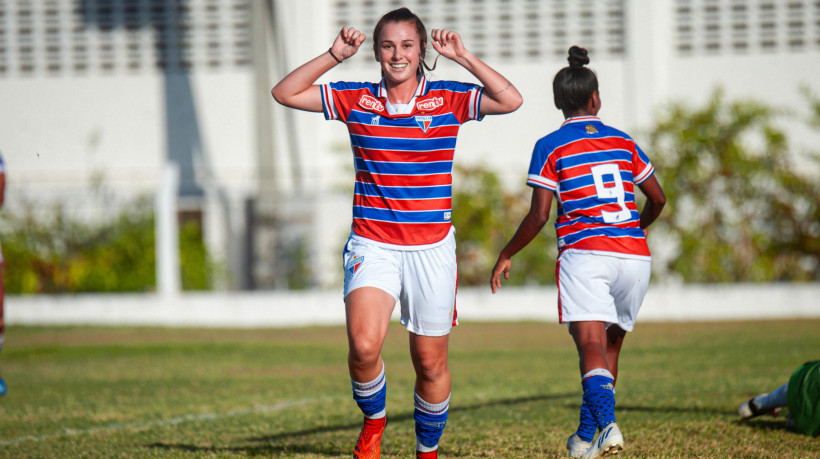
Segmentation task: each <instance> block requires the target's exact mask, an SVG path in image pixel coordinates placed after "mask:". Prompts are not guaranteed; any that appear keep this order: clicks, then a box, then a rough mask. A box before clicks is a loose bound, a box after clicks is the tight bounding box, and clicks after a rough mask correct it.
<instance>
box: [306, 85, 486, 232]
mask: <svg viewBox="0 0 820 459" xmlns="http://www.w3.org/2000/svg"><path fill="white" fill-rule="evenodd" d="M321 90H322V104H323V110H324V114H325V118H326V119H328V120H339V121H342V122H343V123H345V124H346V125H347V130H348V132H349V133H350V145H351V147H352V148H353V158H354V165H355V170H356V185H355V191H354V195H353V228H352V229H353V232H354V234H357V235H359V236H361V237H365V238H367V239H371V240H374V241H377V242H382V243H386V244H391V245H399V246H415V245H428V244H433V243H437V242H440V241H441V240H443V239H444V238H445V237H446V236H447V234H448V233H449V231H450V228H451V227H452V223H451V222H450V217H451V215H452V170H453V155H454V153H455V148H456V137H457V135H458V129H459V127H460V126H461V125H462V124H463V123H465V122H467V121H469V120H473V119H474V120H480V119H481V118H482V117H481V115H480V103H481V94H482V92H483V88H482V87H481V86H478V85H474V84H468V83H459V82H454V81H433V82H429V81H427V80H426V79H425V78H424V77H422V78H421V81H420V82H419V86H418V89H417V90H416V95H415V97H414V98H413V100H411V102H410V103H409V104H407V105H402V106H391V105H390V104H389V103H388V101H387V93H386V90H385V88H384V83H383V82H382V83H351V82H336V83H329V84H325V85H322V86H321Z"/></svg>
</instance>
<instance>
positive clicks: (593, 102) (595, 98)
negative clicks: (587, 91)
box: [589, 90, 601, 115]
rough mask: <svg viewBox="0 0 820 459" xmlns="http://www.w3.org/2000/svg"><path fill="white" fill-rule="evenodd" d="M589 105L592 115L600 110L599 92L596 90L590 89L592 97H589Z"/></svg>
mask: <svg viewBox="0 0 820 459" xmlns="http://www.w3.org/2000/svg"><path fill="white" fill-rule="evenodd" d="M589 105H590V107H589V108H590V109H591V111H592V114H593V115H597V114H598V111H599V110H601V94H599V93H598V90H595V91H592V97H590V98H589Z"/></svg>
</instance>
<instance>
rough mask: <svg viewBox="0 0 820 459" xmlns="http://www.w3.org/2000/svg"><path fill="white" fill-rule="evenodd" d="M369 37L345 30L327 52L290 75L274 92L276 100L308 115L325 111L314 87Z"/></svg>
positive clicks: (320, 96)
mask: <svg viewBox="0 0 820 459" xmlns="http://www.w3.org/2000/svg"><path fill="white" fill-rule="evenodd" d="M364 39H365V35H364V34H363V33H361V32H360V31H359V30H357V29H354V28H353V27H344V28H342V30H341V31H340V32H339V35H337V36H336V39H335V40H334V41H333V46H331V47H330V49H328V50H327V51H325V52H324V53H322V54H320V55H319V56H317V57H315V58H314V59H312V60H310V61H308V62H307V63H305V64H303V65H301V66H300V67H299V68H297V69H296V70H294V71H292V72H290V73H289V74H288V75H287V76H286V77H285V78H283V79H282V81H280V82H279V83H277V84H276V86H274V87H273V89H272V90H271V94H272V95H273V98H274V99H276V101H277V102H279V103H280V104H282V105H285V106H287V107H291V108H296V109H299V110H305V111H308V112H321V111H322V94H321V90H320V89H319V86H318V85H315V84H313V83H314V82H315V81H316V80H318V79H319V77H320V76H322V75H324V73H325V72H327V71H328V70H330V69H332V68H333V67H335V66H336V65H337V64H341V63H342V61H344V60H345V59H347V58H348V57H350V56H352V55H354V54H356V51H358V50H359V46H361V45H362V43H363V42H364Z"/></svg>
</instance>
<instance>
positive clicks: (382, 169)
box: [356, 158, 453, 175]
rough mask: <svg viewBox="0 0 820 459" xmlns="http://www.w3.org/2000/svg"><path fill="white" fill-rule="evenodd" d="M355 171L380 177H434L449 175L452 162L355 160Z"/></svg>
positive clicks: (451, 169)
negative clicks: (379, 175) (435, 175)
mask: <svg viewBox="0 0 820 459" xmlns="http://www.w3.org/2000/svg"><path fill="white" fill-rule="evenodd" d="M356 170H357V171H367V172H370V173H371V174H382V175H434V174H449V173H451V172H452V171H453V162H452V161H431V162H418V163H411V162H406V163H399V162H395V161H391V162H386V161H366V160H364V159H362V158H356Z"/></svg>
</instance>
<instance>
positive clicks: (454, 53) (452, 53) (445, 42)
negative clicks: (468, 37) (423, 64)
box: [430, 29, 467, 60]
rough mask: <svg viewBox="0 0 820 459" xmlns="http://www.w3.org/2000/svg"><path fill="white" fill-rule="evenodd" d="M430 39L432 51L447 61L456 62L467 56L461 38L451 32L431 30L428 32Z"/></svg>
mask: <svg viewBox="0 0 820 459" xmlns="http://www.w3.org/2000/svg"><path fill="white" fill-rule="evenodd" d="M430 37H431V38H432V39H433V41H432V44H433V49H435V50H436V51H437V52H438V53H439V54H441V55H442V56H444V57H446V58H448V59H451V60H456V58H459V57H463V56H464V55H465V54H467V48H465V47H464V42H462V41H461V36H460V35H459V34H457V33H455V32H453V31H452V30H447V29H433V30H432V31H430Z"/></svg>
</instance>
